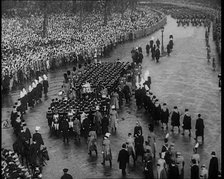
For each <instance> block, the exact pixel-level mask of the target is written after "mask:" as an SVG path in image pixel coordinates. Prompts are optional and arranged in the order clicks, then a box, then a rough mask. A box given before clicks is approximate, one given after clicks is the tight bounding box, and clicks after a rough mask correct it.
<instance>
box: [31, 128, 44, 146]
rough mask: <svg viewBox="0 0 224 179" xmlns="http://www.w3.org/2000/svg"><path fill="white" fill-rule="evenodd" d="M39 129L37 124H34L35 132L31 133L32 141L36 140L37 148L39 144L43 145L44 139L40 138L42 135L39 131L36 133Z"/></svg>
mask: <svg viewBox="0 0 224 179" xmlns="http://www.w3.org/2000/svg"><path fill="white" fill-rule="evenodd" d="M39 130H40V127H39V126H36V128H35V131H36V133H34V134H33V141H36V143H37V146H38V150H40V146H41V145H44V141H43V139H42V136H41V134H40V133H38V131H39Z"/></svg>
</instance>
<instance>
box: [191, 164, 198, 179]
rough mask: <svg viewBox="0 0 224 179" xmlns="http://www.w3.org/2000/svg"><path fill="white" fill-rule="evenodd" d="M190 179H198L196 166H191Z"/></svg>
mask: <svg viewBox="0 0 224 179" xmlns="http://www.w3.org/2000/svg"><path fill="white" fill-rule="evenodd" d="M191 179H199V167H198V165H193V166H192V167H191Z"/></svg>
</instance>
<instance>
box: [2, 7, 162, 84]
mask: <svg viewBox="0 0 224 179" xmlns="http://www.w3.org/2000/svg"><path fill="white" fill-rule="evenodd" d="M161 18H162V15H161V14H160V13H158V12H155V11H152V10H150V9H149V8H144V9H143V8H141V10H139V11H134V13H133V14H132V15H131V11H130V10H128V11H126V12H125V13H124V19H121V15H120V14H116V13H112V15H111V17H110V18H109V20H108V22H107V25H106V26H104V25H103V23H102V17H101V16H100V15H99V14H91V15H89V16H87V17H85V19H84V20H83V22H82V29H81V30H80V29H79V27H78V23H77V22H78V16H74V15H69V14H54V15H50V16H49V20H48V31H47V32H48V36H47V37H46V38H41V33H40V31H41V30H40V27H41V23H42V19H43V17H41V16H37V17H35V16H31V17H30V18H19V17H14V18H7V17H6V18H4V17H3V20H2V27H3V28H2V37H3V38H2V46H1V48H2V77H3V78H2V79H3V82H5V83H6V84H5V83H4V86H9V80H10V79H11V78H13V83H14V84H21V83H22V82H24V81H25V80H27V79H30V78H33V77H36V76H39V75H40V72H43V71H46V70H49V69H50V67H54V66H57V65H59V64H60V62H61V61H77V60H79V61H81V60H84V61H85V60H87V59H90V60H92V59H93V58H94V57H99V56H103V55H105V52H108V51H109V50H110V49H111V46H112V47H114V46H116V44H118V43H119V42H122V41H124V40H127V39H125V36H126V35H127V34H130V33H132V32H134V31H137V30H141V29H145V28H148V27H151V26H152V25H153V24H155V23H157V22H158V21H159V20H160V19H161ZM36 73H38V74H37V75H36ZM4 79H6V80H5V81H4Z"/></svg>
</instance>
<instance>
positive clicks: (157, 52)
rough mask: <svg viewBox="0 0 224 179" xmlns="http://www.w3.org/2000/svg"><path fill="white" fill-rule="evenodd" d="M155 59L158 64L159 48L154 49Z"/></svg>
mask: <svg viewBox="0 0 224 179" xmlns="http://www.w3.org/2000/svg"><path fill="white" fill-rule="evenodd" d="M155 57H156V63H159V58H160V50H159V48H156V51H155Z"/></svg>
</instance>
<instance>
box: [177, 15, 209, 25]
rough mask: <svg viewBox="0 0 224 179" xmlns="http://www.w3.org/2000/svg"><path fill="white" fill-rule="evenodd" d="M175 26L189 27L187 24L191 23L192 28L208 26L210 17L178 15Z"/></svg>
mask: <svg viewBox="0 0 224 179" xmlns="http://www.w3.org/2000/svg"><path fill="white" fill-rule="evenodd" d="M176 18H177V24H178V26H180V25H182V26H184V25H187V26H189V24H190V23H191V24H192V26H203V25H204V26H208V25H209V26H210V22H211V17H208V16H206V15H201V16H197V15H195V14H192V15H180V16H177V17H176Z"/></svg>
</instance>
